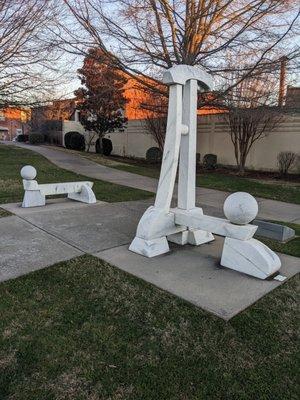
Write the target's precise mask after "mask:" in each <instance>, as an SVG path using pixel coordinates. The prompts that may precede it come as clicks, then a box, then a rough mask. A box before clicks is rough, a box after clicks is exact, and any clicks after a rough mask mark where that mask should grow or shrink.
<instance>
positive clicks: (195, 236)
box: [188, 228, 215, 246]
mask: <svg viewBox="0 0 300 400" xmlns="http://www.w3.org/2000/svg"><path fill="white" fill-rule="evenodd" d="M188 233H189V237H188V242H189V244H192V245H194V246H199V245H200V244H204V243H209V242H212V241H213V240H215V238H214V235H213V234H212V233H211V232H206V231H202V230H200V229H193V228H191V229H189V230H188Z"/></svg>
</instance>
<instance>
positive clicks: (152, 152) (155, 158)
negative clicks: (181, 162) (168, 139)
mask: <svg viewBox="0 0 300 400" xmlns="http://www.w3.org/2000/svg"><path fill="white" fill-rule="evenodd" d="M161 159H162V151H161V150H160V149H159V148H158V147H150V149H148V150H147V153H146V160H147V161H149V162H152V163H158V162H160V161H161Z"/></svg>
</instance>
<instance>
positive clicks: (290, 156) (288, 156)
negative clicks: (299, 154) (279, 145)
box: [277, 151, 296, 176]
mask: <svg viewBox="0 0 300 400" xmlns="http://www.w3.org/2000/svg"><path fill="white" fill-rule="evenodd" d="M295 160H296V154H295V153H293V152H292V151H281V152H280V153H279V154H278V156H277V163H278V169H279V172H280V175H282V176H285V175H287V174H288V172H289V169H290V168H291V167H292V165H293V164H294V162H295Z"/></svg>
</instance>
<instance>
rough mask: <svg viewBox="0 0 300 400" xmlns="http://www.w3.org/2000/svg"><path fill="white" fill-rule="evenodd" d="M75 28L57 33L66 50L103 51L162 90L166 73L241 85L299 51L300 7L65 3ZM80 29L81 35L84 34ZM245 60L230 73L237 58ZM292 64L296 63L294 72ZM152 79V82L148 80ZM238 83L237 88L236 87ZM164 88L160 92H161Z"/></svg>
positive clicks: (286, 3) (216, 2)
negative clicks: (194, 70) (190, 71)
mask: <svg viewBox="0 0 300 400" xmlns="http://www.w3.org/2000/svg"><path fill="white" fill-rule="evenodd" d="M64 3H65V5H66V7H67V9H68V10H69V11H70V12H71V15H72V16H73V18H74V20H75V22H74V23H70V24H68V26H65V25H64V26H63V27H61V29H60V30H59V32H58V35H57V38H58V39H57V40H58V43H60V45H64V44H67V48H68V51H70V52H72V53H74V54H84V53H85V52H86V49H87V45H88V46H97V47H99V48H100V49H101V50H102V51H103V52H105V53H106V54H107V56H109V57H110V58H111V60H112V61H113V62H114V63H115V65H116V66H117V67H118V68H120V69H122V70H124V71H126V72H127V73H129V74H133V75H137V76H138V77H137V79H141V80H143V78H145V77H147V79H148V80H147V86H149V87H151V88H152V89H153V88H154V89H156V90H158V87H157V80H159V78H160V74H161V72H162V70H163V69H165V68H169V67H171V66H172V65H174V64H189V65H202V66H204V67H205V68H206V69H207V70H209V71H211V72H214V73H215V75H216V76H219V77H220V79H223V78H224V77H226V75H227V74H228V73H229V72H230V73H231V72H232V68H234V69H235V70H237V71H239V74H238V75H236V76H238V77H239V80H238V81H235V82H233V84H238V83H239V82H240V81H241V80H242V79H244V78H245V77H247V76H251V74H252V73H253V71H255V70H256V68H257V67H258V66H259V67H260V68H262V67H264V68H269V66H270V65H274V64H275V65H276V66H277V68H279V67H280V63H279V60H280V57H282V56H283V55H284V56H287V57H289V59H294V58H295V57H296V56H297V55H299V47H297V46H296V42H295V41H294V40H292V39H293V37H294V35H296V34H297V33H298V29H299V25H298V19H299V4H298V2H297V1H294V0H251V1H248V0H213V1H212V0H116V1H114V2H111V1H105V0H64ZM80 28H81V29H80ZM237 54H238V55H239V59H240V60H243V62H241V63H236V64H235V65H234V67H232V65H231V66H230V68H229V67H228V60H234V59H235V57H236V55H237ZM292 65H293V64H292V63H290V66H292ZM149 78H152V80H149ZM231 84H232V82H231ZM159 88H161V86H159Z"/></svg>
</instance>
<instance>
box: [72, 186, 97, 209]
mask: <svg viewBox="0 0 300 400" xmlns="http://www.w3.org/2000/svg"><path fill="white" fill-rule="evenodd" d="M68 198H69V199H72V200H76V201H81V202H82V203H87V204H93V203H96V201H97V200H96V196H95V194H94V192H93V191H92V188H91V187H90V186H89V185H85V184H84V185H82V187H81V191H80V192H74V193H69V194H68Z"/></svg>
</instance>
